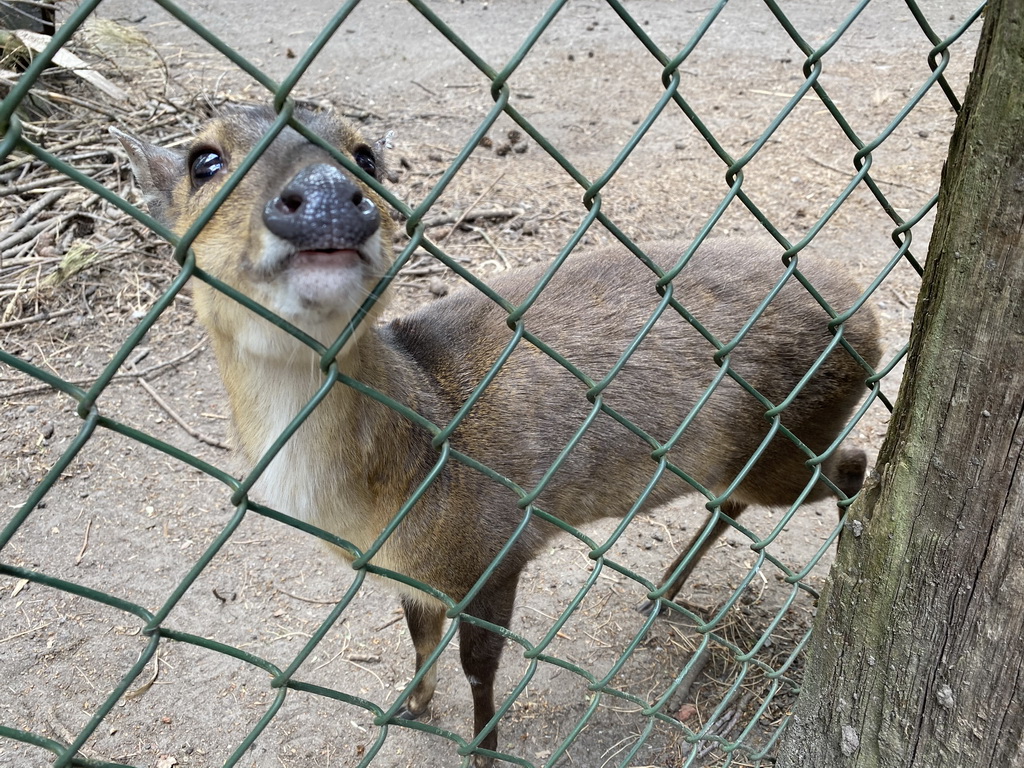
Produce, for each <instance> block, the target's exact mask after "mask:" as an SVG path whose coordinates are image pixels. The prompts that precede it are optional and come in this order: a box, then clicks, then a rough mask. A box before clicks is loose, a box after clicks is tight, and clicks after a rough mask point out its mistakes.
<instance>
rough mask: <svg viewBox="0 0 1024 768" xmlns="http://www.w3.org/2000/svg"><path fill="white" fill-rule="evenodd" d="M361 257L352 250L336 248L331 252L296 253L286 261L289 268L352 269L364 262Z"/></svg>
mask: <svg viewBox="0 0 1024 768" xmlns="http://www.w3.org/2000/svg"><path fill="white" fill-rule="evenodd" d="M364 261H365V259H364V257H363V255H362V254H361V253H360V252H359V251H357V250H355V249H353V248H337V249H332V250H318V251H296V252H295V253H294V254H292V256H291V258H290V259H289V260H288V266H289V267H291V268H296V267H298V268H300V269H302V268H306V267H312V268H323V269H338V268H344V267H354V266H356V265H357V264H360V263H362V262H364Z"/></svg>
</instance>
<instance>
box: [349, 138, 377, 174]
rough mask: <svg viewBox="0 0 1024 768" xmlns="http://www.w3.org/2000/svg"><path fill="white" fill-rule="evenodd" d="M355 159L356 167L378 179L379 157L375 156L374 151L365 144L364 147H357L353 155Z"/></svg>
mask: <svg viewBox="0 0 1024 768" xmlns="http://www.w3.org/2000/svg"><path fill="white" fill-rule="evenodd" d="M352 157H353V159H354V160H355V161H356V165H358V166H359V167H360V168H362V169H363V170H364V171H366V172H367V173H368V174H369V175H370V176H373V178H375V179H376V178H377V157H376V155H374V154H373V150H372V149H370V148H369V147H368V146H366V145H365V144H363V145H362V146H359V147H356V149H355V151H354V152H353V153H352Z"/></svg>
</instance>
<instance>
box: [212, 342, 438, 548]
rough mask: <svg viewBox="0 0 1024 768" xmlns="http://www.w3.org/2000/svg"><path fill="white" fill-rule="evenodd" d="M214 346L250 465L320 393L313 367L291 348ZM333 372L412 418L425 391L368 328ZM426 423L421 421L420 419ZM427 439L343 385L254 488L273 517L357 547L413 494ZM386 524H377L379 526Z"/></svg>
mask: <svg viewBox="0 0 1024 768" xmlns="http://www.w3.org/2000/svg"><path fill="white" fill-rule="evenodd" d="M221 341H223V342H224V343H222V344H217V343H216V342H217V339H215V347H216V348H217V352H218V359H219V362H220V365H221V368H222V373H223V376H224V381H225V385H226V387H227V390H228V396H229V398H230V401H231V409H232V414H233V418H234V424H235V428H236V432H237V440H238V442H239V447H240V448H242V450H243V451H244V452H245V453H246V455H247V456H248V458H249V459H250V460H251V461H252V462H253V463H256V462H258V461H260V460H261V459H262V458H263V457H264V456H265V455H266V454H267V453H268V451H271V450H273V449H274V447H275V443H276V442H277V441H278V440H279V439H280V438H281V436H282V435H283V434H284V433H285V432H286V430H288V429H289V428H290V425H291V423H292V421H293V420H294V419H295V417H296V416H297V415H298V414H299V413H300V412H301V411H302V410H303V409H304V408H306V407H307V405H308V404H309V403H310V402H311V401H312V400H313V399H314V398H315V397H316V395H317V393H318V391H319V390H320V389H321V388H322V387H323V386H324V383H325V381H326V378H325V376H324V374H323V373H322V372H321V370H320V368H319V365H318V359H317V358H316V356H315V355H314V354H313V353H312V352H311V351H310V350H309V349H308V348H306V347H303V346H301V345H299V344H298V343H296V344H295V347H294V350H293V352H292V354H290V355H286V356H281V355H273V356H267V355H258V354H253V353H251V352H249V353H247V352H246V351H245V350H244V349H240V348H239V346H238V345H230V346H229V344H228V342H227V340H221ZM338 365H339V370H340V371H341V372H342V373H344V374H346V375H348V376H350V377H352V378H353V379H355V380H357V381H360V382H362V383H364V384H366V385H368V386H370V387H372V388H374V389H376V390H378V391H380V392H383V393H384V394H386V395H389V396H391V397H394V398H395V399H396V400H398V401H399V402H402V403H405V404H408V405H410V406H411V407H413V408H414V409H416V410H420V411H421V412H422V411H423V410H427V411H429V410H430V408H429V401H430V397H429V393H427V392H425V391H424V386H425V383H424V377H423V375H422V373H421V372H419V370H418V368H417V366H416V364H415V363H414V362H413V361H412V360H410V359H409V358H408V357H407V356H405V355H403V354H402V353H401V352H399V351H397V350H396V349H394V348H393V347H392V346H391V345H389V344H388V343H387V342H386V341H385V340H384V339H383V338H382V336H381V335H380V334H379V333H378V331H377V330H376V329H374V328H368V329H366V331H365V332H364V333H362V334H361V335H360V336H359V337H358V338H357V339H355V340H354V341H353V342H352V343H350V344H349V345H348V346H347V347H346V349H344V350H343V351H342V353H341V354H340V355H339V357H338ZM428 418H429V415H428ZM431 454H432V449H431V448H430V443H429V436H428V435H427V433H426V432H425V431H423V430H422V429H420V428H418V427H416V426H415V425H413V424H412V423H411V422H409V421H408V420H407V419H406V418H404V417H403V416H401V415H400V414H398V413H396V412H394V411H393V410H392V409H390V408H388V407H387V406H385V405H382V404H380V403H379V402H377V401H375V400H373V399H372V398H371V397H369V396H367V395H364V394H362V393H360V392H358V391H356V390H355V389H353V388H352V387H350V386H348V385H346V384H344V383H340V382H339V383H336V384H334V386H332V387H331V388H330V391H329V392H328V393H327V395H326V396H325V397H324V398H323V399H322V400H321V401H320V403H319V404H318V405H317V406H316V407H315V408H314V409H313V410H312V412H311V413H310V414H309V415H308V416H307V418H306V419H305V421H304V422H303V423H302V425H301V426H299V427H298V428H297V429H296V430H295V432H294V434H292V435H291V437H290V438H289V439H288V440H287V441H286V442H285V443H284V444H283V445H282V446H281V447H280V448H279V449H278V450H277V453H276V456H275V458H274V459H273V460H272V461H271V462H270V464H269V465H268V466H267V469H266V470H265V472H264V473H263V475H262V476H261V478H260V480H259V481H258V482H257V484H256V486H255V487H254V491H255V495H256V497H257V498H258V499H260V500H262V501H264V502H265V503H267V504H269V505H270V506H272V507H274V508H275V509H278V510H279V511H282V512H285V513H287V514H290V515H292V516H294V517H298V518H300V519H302V520H306V521H309V522H312V523H314V524H317V525H320V526H322V527H325V528H328V529H330V530H332V531H333V532H335V533H338V534H339V535H342V536H344V537H345V538H347V539H349V540H350V541H352V542H353V543H354V544H356V545H357V546H359V547H361V548H363V547H366V546H368V545H369V544H370V543H371V542H372V540H373V538H375V536H376V533H377V532H379V530H380V527H382V525H381V524H380V519H381V518H382V516H383V515H387V517H388V518H390V516H391V515H392V514H394V512H395V510H397V509H398V508H399V507H400V506H401V504H402V503H404V502H405V501H406V499H407V498H408V496H409V494H410V493H411V492H412V491H413V490H414V488H415V486H416V484H417V483H418V481H419V477H420V476H421V475H422V474H423V471H422V469H423V467H424V465H425V466H427V467H429V466H430V464H432V463H433V462H432V459H431ZM385 522H386V521H385Z"/></svg>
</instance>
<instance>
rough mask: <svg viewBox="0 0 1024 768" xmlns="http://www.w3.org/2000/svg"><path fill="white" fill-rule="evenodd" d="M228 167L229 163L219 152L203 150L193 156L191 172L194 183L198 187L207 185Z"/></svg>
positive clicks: (190, 165) (190, 163)
mask: <svg viewBox="0 0 1024 768" xmlns="http://www.w3.org/2000/svg"><path fill="white" fill-rule="evenodd" d="M226 166H227V162H226V161H225V160H224V158H223V157H222V156H221V154H220V153H219V152H217V151H216V150H212V149H201V150H199V151H197V152H196V153H195V154H193V155H192V160H191V161H190V162H189V170H190V172H191V174H192V183H193V184H195V185H196V186H199V185H201V184H205V183H206V182H208V181H209V180H210V179H212V178H213V177H214V176H216V175H217V174H218V173H220V172H221V171H222V170H224V168H225V167H226Z"/></svg>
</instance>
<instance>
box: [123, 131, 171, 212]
mask: <svg viewBox="0 0 1024 768" xmlns="http://www.w3.org/2000/svg"><path fill="white" fill-rule="evenodd" d="M110 134H111V135H112V136H113V137H114V138H116V139H117V140H118V141H120V142H121V146H123V147H124V149H125V151H126V152H127V153H128V160H129V162H130V163H131V166H132V173H133V174H134V176H135V182H136V184H138V186H139V189H140V190H141V192H142V199H143V200H144V201H145V203H146V207H147V208H149V213H150V215H152V217H153V218H154V219H156V220H157V221H159V222H160V223H161V224H169V223H170V222H169V221H168V220H167V218H166V214H167V211H168V209H169V207H170V205H171V199H172V195H173V193H174V187H175V186H176V185H177V184H178V183H179V182H181V181H182V179H185V178H187V175H188V174H187V168H186V165H187V163H186V159H185V154H184V153H183V152H178V151H175V150H173V149H165V148H163V147H158V146H156V145H155V144H149V143H147V142H145V141H142V140H141V139H139V138H137V137H136V136H132V135H131V134H128V133H125V132H124V131H120V130H118V129H117V128H111V129H110Z"/></svg>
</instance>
